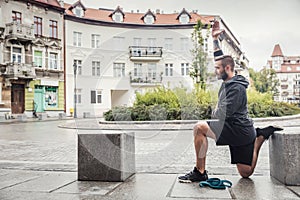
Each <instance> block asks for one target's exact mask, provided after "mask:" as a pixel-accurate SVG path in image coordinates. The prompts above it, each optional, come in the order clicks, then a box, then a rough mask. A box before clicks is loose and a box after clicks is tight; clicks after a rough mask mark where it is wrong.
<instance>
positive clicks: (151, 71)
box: [147, 63, 157, 80]
mask: <svg viewBox="0 0 300 200" xmlns="http://www.w3.org/2000/svg"><path fill="white" fill-rule="evenodd" d="M147 71H148V76H147V77H148V80H156V75H157V68H156V63H148V70H147Z"/></svg>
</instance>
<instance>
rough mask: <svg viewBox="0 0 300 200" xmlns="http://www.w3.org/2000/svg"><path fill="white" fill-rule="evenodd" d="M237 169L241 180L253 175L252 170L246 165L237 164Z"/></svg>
mask: <svg viewBox="0 0 300 200" xmlns="http://www.w3.org/2000/svg"><path fill="white" fill-rule="evenodd" d="M237 169H238V171H239V174H240V175H241V176H242V177H243V178H249V176H251V175H252V174H253V169H252V168H251V166H248V165H242V164H237Z"/></svg>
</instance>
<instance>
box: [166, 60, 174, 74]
mask: <svg viewBox="0 0 300 200" xmlns="http://www.w3.org/2000/svg"><path fill="white" fill-rule="evenodd" d="M165 76H173V64H172V63H166V64H165Z"/></svg>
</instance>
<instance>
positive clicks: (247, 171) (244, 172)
mask: <svg viewBox="0 0 300 200" xmlns="http://www.w3.org/2000/svg"><path fill="white" fill-rule="evenodd" d="M264 141H265V139H264V137H263V136H259V137H257V138H256V139H255V142H254V149H253V158H252V164H251V166H250V165H245V164H240V163H238V164H237V165H236V166H237V169H238V171H239V173H240V175H241V176H242V177H243V178H248V177H249V176H251V175H252V174H253V172H254V169H255V167H256V163H257V158H258V154H259V151H260V148H261V146H262V144H263V143H264Z"/></svg>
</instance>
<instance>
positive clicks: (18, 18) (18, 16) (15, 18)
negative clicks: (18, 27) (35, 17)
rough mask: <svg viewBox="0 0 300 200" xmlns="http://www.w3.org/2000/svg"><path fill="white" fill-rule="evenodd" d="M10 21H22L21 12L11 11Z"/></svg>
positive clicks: (19, 22)
mask: <svg viewBox="0 0 300 200" xmlns="http://www.w3.org/2000/svg"><path fill="white" fill-rule="evenodd" d="M12 21H13V22H17V23H18V24H21V23H22V14H21V13H20V12H16V11H12Z"/></svg>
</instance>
